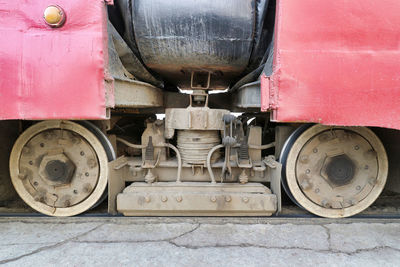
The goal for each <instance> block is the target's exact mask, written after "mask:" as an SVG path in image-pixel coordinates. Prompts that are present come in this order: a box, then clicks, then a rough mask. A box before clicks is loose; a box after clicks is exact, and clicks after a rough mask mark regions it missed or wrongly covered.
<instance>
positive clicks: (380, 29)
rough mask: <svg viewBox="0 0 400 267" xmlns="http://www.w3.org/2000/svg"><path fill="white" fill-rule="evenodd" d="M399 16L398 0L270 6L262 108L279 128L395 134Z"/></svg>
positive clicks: (398, 123)
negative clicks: (313, 126)
mask: <svg viewBox="0 0 400 267" xmlns="http://www.w3.org/2000/svg"><path fill="white" fill-rule="evenodd" d="M399 14H400V1H399V0H381V1H376V0H335V1H322V0H301V1H297V0H296V1H294V0H278V10H277V20H276V22H277V24H276V40H275V59H274V60H275V62H274V73H273V75H272V76H271V82H270V84H269V87H270V88H267V86H264V87H263V88H262V90H264V91H267V90H268V92H264V94H263V95H264V96H266V95H269V97H264V98H263V99H262V101H263V105H262V106H263V107H268V106H269V108H270V109H273V119H274V120H276V121H281V122H303V121H306V122H318V123H323V124H329V125H364V126H381V127H389V128H396V129H400V15H399ZM264 79H266V78H265V77H264ZM265 81H266V80H264V84H266V82H265ZM267 102H268V103H267ZM264 109H265V108H264Z"/></svg>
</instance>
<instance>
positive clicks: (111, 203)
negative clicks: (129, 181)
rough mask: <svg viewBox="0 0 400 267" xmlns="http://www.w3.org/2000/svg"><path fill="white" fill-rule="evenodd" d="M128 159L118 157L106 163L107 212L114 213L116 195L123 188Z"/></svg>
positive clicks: (115, 211) (115, 210)
mask: <svg viewBox="0 0 400 267" xmlns="http://www.w3.org/2000/svg"><path fill="white" fill-rule="evenodd" d="M125 167H128V160H127V158H125V157H123V156H122V157H119V158H117V159H116V160H113V161H111V162H109V163H108V213H109V214H112V215H116V214H117V213H118V211H117V195H118V194H119V193H121V192H122V191H123V190H124V189H125V180H124V179H123V177H124V171H125V170H129V168H125Z"/></svg>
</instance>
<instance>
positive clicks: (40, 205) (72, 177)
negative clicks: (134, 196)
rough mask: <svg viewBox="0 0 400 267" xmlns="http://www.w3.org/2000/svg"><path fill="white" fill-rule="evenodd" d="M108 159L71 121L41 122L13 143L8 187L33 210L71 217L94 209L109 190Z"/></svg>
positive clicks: (96, 142) (92, 138)
mask: <svg viewBox="0 0 400 267" xmlns="http://www.w3.org/2000/svg"><path fill="white" fill-rule="evenodd" d="M107 164H108V157H107V153H106V150H105V149H104V147H103V145H102V143H101V142H100V140H99V139H98V138H97V137H96V135H95V134H93V133H92V132H91V131H90V130H88V129H87V128H85V127H83V126H82V125H79V124H78V123H75V122H71V121H43V122H39V123H37V124H35V125H33V126H31V127H30V128H28V129H27V130H26V131H25V132H23V133H22V134H21V135H20V137H19V138H18V139H17V141H16V143H15V144H14V147H13V149H12V151H11V156H10V175H11V181H12V183H13V185H14V187H15V189H16V191H17V193H18V194H19V196H20V197H21V198H22V199H23V200H24V201H25V203H27V204H28V205H29V206H31V207H32V208H33V209H35V210H37V211H39V212H41V213H43V214H46V215H51V216H73V215H77V214H80V213H82V212H84V211H86V210H88V209H90V208H91V207H92V206H93V205H95V204H96V203H97V202H98V201H99V200H100V198H101V197H102V195H103V192H104V190H105V188H106V186H107V173H108V165H107Z"/></svg>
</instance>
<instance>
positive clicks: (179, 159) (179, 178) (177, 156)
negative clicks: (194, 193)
mask: <svg viewBox="0 0 400 267" xmlns="http://www.w3.org/2000/svg"><path fill="white" fill-rule="evenodd" d="M163 146H166V147H169V148H171V149H172V150H173V151H175V153H176V158H177V160H178V174H177V175H176V182H177V183H180V182H181V172H182V157H181V154H180V153H179V150H178V149H177V148H176V147H175V146H174V145H171V144H169V143H165V144H163Z"/></svg>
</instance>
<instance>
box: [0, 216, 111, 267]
mask: <svg viewBox="0 0 400 267" xmlns="http://www.w3.org/2000/svg"><path fill="white" fill-rule="evenodd" d="M103 225H104V223H103V224H99V225H97V226H95V227H93V228H92V229H90V230H88V231H86V232H83V233H80V234H78V235H76V236H73V237H70V238H68V239H65V240H63V241H61V242H58V243H55V244H51V245H48V246H43V247H40V248H38V249H35V250H33V251H31V252H29V253H26V254H22V255H19V256H17V257H14V258H11V259H7V260H0V265H2V264H6V263H10V262H14V261H17V260H19V259H22V258H25V257H28V256H32V255H34V254H37V253H40V252H42V251H45V250H49V249H53V248H57V247H59V246H62V245H64V244H66V243H68V242H70V241H73V240H74V239H77V238H79V237H82V236H85V235H87V234H89V233H91V232H93V231H95V230H97V229H98V228H100V227H101V226H103ZM39 244H40V243H39ZM20 245H23V244H20Z"/></svg>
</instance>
